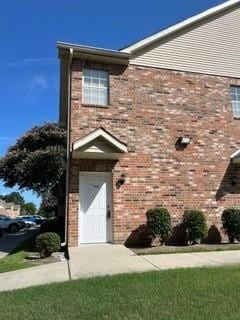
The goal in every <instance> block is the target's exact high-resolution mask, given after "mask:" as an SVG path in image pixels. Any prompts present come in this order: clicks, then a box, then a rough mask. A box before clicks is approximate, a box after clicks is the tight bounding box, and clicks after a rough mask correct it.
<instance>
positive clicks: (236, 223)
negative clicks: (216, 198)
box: [222, 208, 240, 243]
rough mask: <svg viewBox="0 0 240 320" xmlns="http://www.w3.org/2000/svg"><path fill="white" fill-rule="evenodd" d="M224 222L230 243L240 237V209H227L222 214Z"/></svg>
mask: <svg viewBox="0 0 240 320" xmlns="http://www.w3.org/2000/svg"><path fill="white" fill-rule="evenodd" d="M222 223H223V229H224V231H225V232H226V234H227V235H228V239H229V242H230V243H233V242H234V241H235V240H239V239H240V209H236V208H230V209H225V210H224V211H223V214H222Z"/></svg>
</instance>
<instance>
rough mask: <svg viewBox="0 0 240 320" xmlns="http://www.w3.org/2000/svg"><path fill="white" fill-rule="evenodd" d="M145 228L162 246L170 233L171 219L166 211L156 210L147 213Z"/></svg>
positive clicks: (163, 209) (162, 209)
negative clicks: (146, 227) (157, 238)
mask: <svg viewBox="0 0 240 320" xmlns="http://www.w3.org/2000/svg"><path fill="white" fill-rule="evenodd" d="M147 226H148V228H149V230H150V233H151V235H152V236H153V237H154V238H156V237H159V240H160V242H161V244H164V243H165V242H166V240H167V239H168V237H169V236H170V233H171V217H170V214H169V212H168V210H167V209H165V208H156V209H150V210H148V212H147Z"/></svg>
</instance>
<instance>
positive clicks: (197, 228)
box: [183, 210, 207, 244]
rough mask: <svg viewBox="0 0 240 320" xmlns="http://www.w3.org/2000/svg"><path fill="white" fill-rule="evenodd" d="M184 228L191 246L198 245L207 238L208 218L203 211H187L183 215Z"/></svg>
mask: <svg viewBox="0 0 240 320" xmlns="http://www.w3.org/2000/svg"><path fill="white" fill-rule="evenodd" d="M183 226H184V227H185V229H186V232H187V239H188V241H189V242H190V243H191V244H196V243H198V242H199V241H202V240H203V239H204V238H205V237H206V236H207V223H206V218H205V215H204V214H203V212H202V211H201V210H186V211H185V212H184V215H183Z"/></svg>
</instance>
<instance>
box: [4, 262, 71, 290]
mask: <svg viewBox="0 0 240 320" xmlns="http://www.w3.org/2000/svg"><path fill="white" fill-rule="evenodd" d="M0 263H1V262H0ZM67 280H69V273H68V263H67V261H61V262H54V263H49V264H44V265H41V266H37V267H32V268H28V269H22V270H17V271H11V272H5V273H0V292H1V291H9V290H15V289H20V288H26V287H31V286H36V285H42V284H48V283H54V282H62V281H67Z"/></svg>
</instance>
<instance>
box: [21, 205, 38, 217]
mask: <svg viewBox="0 0 240 320" xmlns="http://www.w3.org/2000/svg"><path fill="white" fill-rule="evenodd" d="M36 211H37V208H36V205H35V204H34V203H33V202H26V203H25V204H24V205H23V206H22V210H21V212H22V213H23V214H35V213H36Z"/></svg>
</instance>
